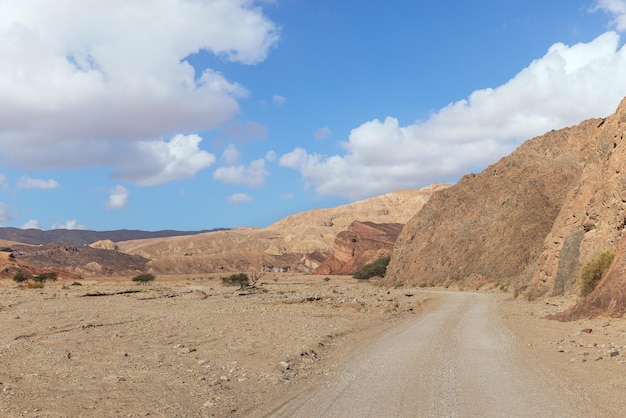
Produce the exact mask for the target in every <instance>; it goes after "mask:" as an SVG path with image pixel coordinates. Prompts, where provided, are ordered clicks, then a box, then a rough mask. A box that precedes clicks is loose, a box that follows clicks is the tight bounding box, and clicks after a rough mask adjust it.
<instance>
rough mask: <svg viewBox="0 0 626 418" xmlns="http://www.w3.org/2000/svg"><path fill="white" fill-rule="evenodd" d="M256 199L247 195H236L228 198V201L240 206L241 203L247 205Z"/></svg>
mask: <svg viewBox="0 0 626 418" xmlns="http://www.w3.org/2000/svg"><path fill="white" fill-rule="evenodd" d="M253 200H254V199H253V198H252V196H250V195H247V194H245V193H235V194H233V195H231V196H229V197H228V201H229V202H230V203H234V204H236V205H238V204H240V203H247V202H252V201H253Z"/></svg>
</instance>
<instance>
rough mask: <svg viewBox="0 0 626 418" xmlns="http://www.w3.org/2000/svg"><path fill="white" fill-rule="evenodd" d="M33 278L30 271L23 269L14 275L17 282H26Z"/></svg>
mask: <svg viewBox="0 0 626 418" xmlns="http://www.w3.org/2000/svg"><path fill="white" fill-rule="evenodd" d="M31 278H32V276H31V275H30V273H27V272H25V271H22V270H20V271H18V272H17V273H15V276H13V280H14V281H15V282H16V283H24V282H27V281H28V280H29V279H31Z"/></svg>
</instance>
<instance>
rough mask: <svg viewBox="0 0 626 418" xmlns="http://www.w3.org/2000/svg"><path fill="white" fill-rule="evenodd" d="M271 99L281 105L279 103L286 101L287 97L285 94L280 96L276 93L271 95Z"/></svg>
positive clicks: (282, 103)
mask: <svg viewBox="0 0 626 418" xmlns="http://www.w3.org/2000/svg"><path fill="white" fill-rule="evenodd" d="M272 101H273V102H274V104H275V105H277V106H281V105H284V104H285V103H287V98H286V97H285V96H280V95H278V94H275V95H274V96H273V97H272Z"/></svg>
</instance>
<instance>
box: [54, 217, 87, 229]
mask: <svg viewBox="0 0 626 418" xmlns="http://www.w3.org/2000/svg"><path fill="white" fill-rule="evenodd" d="M52 229H86V227H85V225H79V224H78V223H77V222H76V219H72V220H71V221H67V222H65V223H61V224H54V225H52Z"/></svg>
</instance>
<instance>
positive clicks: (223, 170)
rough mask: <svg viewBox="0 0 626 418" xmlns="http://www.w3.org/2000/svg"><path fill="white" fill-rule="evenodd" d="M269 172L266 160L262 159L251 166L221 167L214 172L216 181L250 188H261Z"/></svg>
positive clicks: (251, 163) (253, 162)
mask: <svg viewBox="0 0 626 418" xmlns="http://www.w3.org/2000/svg"><path fill="white" fill-rule="evenodd" d="M267 176H269V172H268V171H267V169H266V168H265V160H264V159H263V158H260V159H258V160H254V161H252V162H250V164H249V165H247V166H246V165H232V166H225V167H219V168H218V169H216V170H215V172H213V178H214V179H215V180H218V181H221V182H224V183H230V184H245V185H247V186H250V187H261V186H263V185H264V184H265V178H266V177H267Z"/></svg>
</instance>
